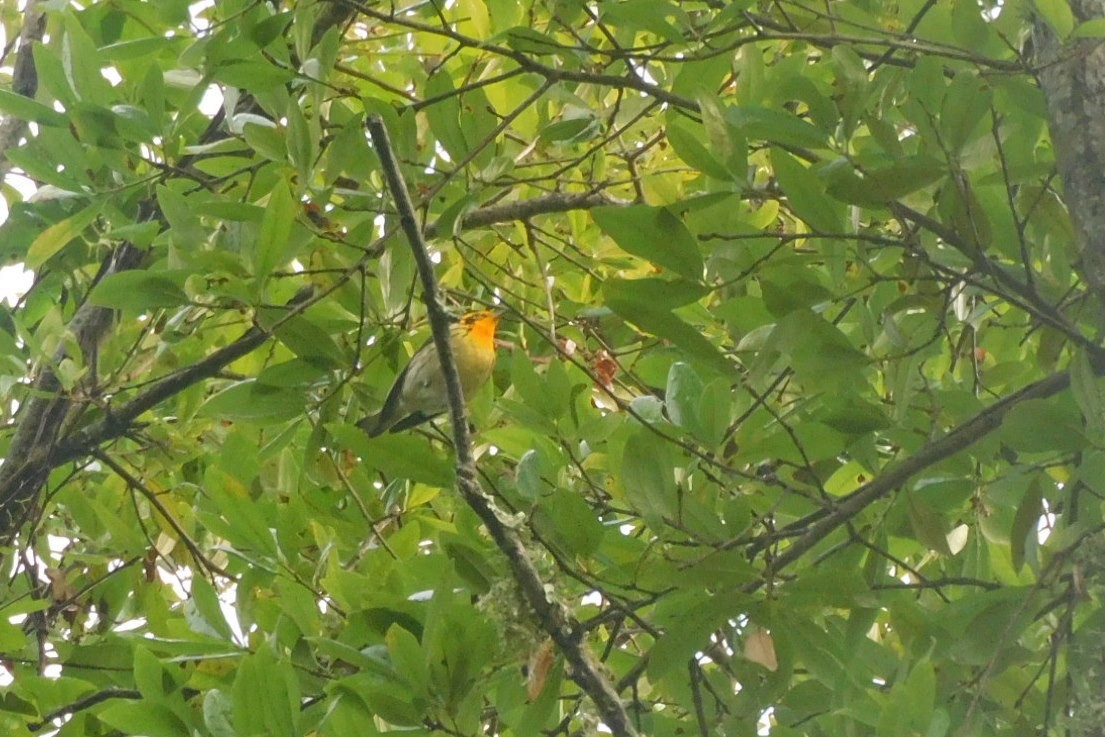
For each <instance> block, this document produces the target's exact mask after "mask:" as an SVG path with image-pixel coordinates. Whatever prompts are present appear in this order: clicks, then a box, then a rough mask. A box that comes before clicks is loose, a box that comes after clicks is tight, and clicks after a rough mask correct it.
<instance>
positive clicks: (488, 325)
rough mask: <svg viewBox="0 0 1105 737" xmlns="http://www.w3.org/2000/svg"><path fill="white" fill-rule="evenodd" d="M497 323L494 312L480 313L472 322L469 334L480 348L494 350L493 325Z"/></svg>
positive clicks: (497, 317) (497, 318) (496, 316)
mask: <svg viewBox="0 0 1105 737" xmlns="http://www.w3.org/2000/svg"><path fill="white" fill-rule="evenodd" d="M498 324H499V316H498V315H495V314H488V315H482V316H480V318H479V319H477V320H476V321H474V322H473V323H472V326H471V328H470V330H469V335H470V336H471V337H472V340H473V341H475V342H476V344H477V345H479V346H480V347H481V348H484V349H486V350H489V351H493V350H495V327H496V326H497V325H498Z"/></svg>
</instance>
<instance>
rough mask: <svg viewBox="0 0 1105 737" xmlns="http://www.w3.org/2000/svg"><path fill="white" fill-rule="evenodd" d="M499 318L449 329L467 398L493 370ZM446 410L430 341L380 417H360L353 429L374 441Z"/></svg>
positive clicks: (484, 315) (463, 321)
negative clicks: (378, 436) (359, 430)
mask: <svg viewBox="0 0 1105 737" xmlns="http://www.w3.org/2000/svg"><path fill="white" fill-rule="evenodd" d="M498 324H499V313H498V312H495V311H493V310H479V311H477V312H469V313H467V314H465V315H464V316H462V317H461V318H460V320H458V321H457V322H455V323H453V324H452V325H451V326H450V327H449V345H450V347H452V349H453V360H454V361H455V362H456V365H457V373H458V374H460V385H461V390H462V391H463V392H464V396H465V398H466V399H467V398H468V397H471V396H472V395H473V394H475V393H476V391H477V390H478V389H479V388H480V387H481V386H483V385H484V384H486V383H487V380H488V379H489V378H491V371H492V369H493V368H494V367H495V328H496V327H497V326H498ZM448 408H449V396H448V392H447V390H446V388H445V375H444V373H442V371H441V360H440V358H439V357H438V354H437V348H436V347H435V346H434V342H433V340H432V339H431V340H429V341H427V342H426V343H425V344H424V345H423V346H422V347H421V348H419V349H418V350H417V351H415V353H414V355H413V356H411V360H410V362H409V363H407V366H406V368H404V369H403V371H402V372H400V374H399V376H398V377H396V379H395V383H394V384H392V386H391V390H390V391H389V392H388V396H387V399H385V400H384V406H383V407H382V408H381V409H380V411H379V412H377V413H375V414H372V415H369V416H368V417H365V418H364V419H363V420H361V421H360V422H358V423H357V427H359V428H361V429H362V430H364V431H365V432H366V433H368V436H369V437H373V438H374V437H376V436H377V435H382V434H383V433H385V432H389V431H390V432H400V431H401V430H408V429H410V428H412V427H415V426H416V425H421V424H422V423H423V422H426V421H428V420H432V419H433V418H434V417H436V416H437V415H440V414H441V413H443V412H445V411H446V410H448Z"/></svg>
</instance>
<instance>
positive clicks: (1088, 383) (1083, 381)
mask: <svg viewBox="0 0 1105 737" xmlns="http://www.w3.org/2000/svg"><path fill="white" fill-rule="evenodd" d="M1070 388H1071V392H1072V393H1073V394H1074V401H1075V402H1076V403H1077V404H1078V409H1079V410H1081V412H1082V417H1083V419H1085V420H1086V426H1087V427H1088V428H1089V431H1090V432H1091V433H1092V434H1093V435H1095V436H1100V435H1101V434H1102V433H1105V398H1103V397H1102V396H1101V385H1100V383H1099V381H1098V378H1097V374H1096V373H1094V370H1093V366H1091V365H1090V358H1089V356H1088V355H1087V353H1086V350H1085V349H1084V348H1077V349H1075V351H1074V352H1073V354H1072V355H1071V361H1070Z"/></svg>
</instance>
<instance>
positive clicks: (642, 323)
mask: <svg viewBox="0 0 1105 737" xmlns="http://www.w3.org/2000/svg"><path fill="white" fill-rule="evenodd" d="M665 283H668V284H672V292H671V293H670V294H668V295H662V294H660V291H661V290H662V285H663V284H665ZM696 291H697V290H696V289H684V288H682V286H681V284H680V283H678V282H674V283H673V282H663V281H661V280H656V281H654V282H651V283H649V281H648V280H643V279H636V280H633V281H623V280H618V279H611V280H609V281H607V282H606V283H605V284H604V285H603V295H604V297H605V298H606V304H607V306H608V307H610V309H612V310H613V311H614V312H616V313H618V314H619V315H621V316H622V317H624V318H625V319H626V320H628V321H630V322H632V323H633V324H635V325H637V326H638V327H640V328H641V329H642V330H645V331H647V332H650V333H652V334H653V335H657V336H659V337H661V338H666V339H668V340H670V341H671V342H672V343H675V344H676V345H677V346H679V347H680V348H682V349H683V350H685V351H686V352H687V353H688V355H690V356H693V357H696V358H699V359H702V360H703V361H704V362H706V364H708V365H709V366H710V367H712V368H713V369H714V370H715V371H720V372H723V373H726V374H728V373H732V371H733V366H732V364H731V363H730V362H729V360H728V359H727V358H725V356H723V355H722V354H721V353H720V352H719V351H718V349H717V347H716V346H715V345H714V344H713V343H711V342H710V341H709V340H707V339H706V338H705V337H704V336H703V335H702V333H701V332H700V331H699V330H697V329H695V328H694V327H692V326H691V325H690V324H688V323H687V322H685V321H684V320H683V319H682V318H680V317H679V316H678V315H676V314H675V313H673V312H671V309H672V308H673V306H674V305H673V304H672V302H673V301H675V302H678V301H681V300H685V299H689V298H690V297H691V295H692V294H693V293H695V292H696ZM650 295H656V297H657V299H656V300H655V301H653V300H651V299H649V297H650Z"/></svg>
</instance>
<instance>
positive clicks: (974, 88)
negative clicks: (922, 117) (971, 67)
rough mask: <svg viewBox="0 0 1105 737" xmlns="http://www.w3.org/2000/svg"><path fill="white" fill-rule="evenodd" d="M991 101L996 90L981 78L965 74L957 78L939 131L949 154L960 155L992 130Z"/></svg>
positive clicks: (948, 98) (953, 82) (951, 87)
mask: <svg viewBox="0 0 1105 737" xmlns="http://www.w3.org/2000/svg"><path fill="white" fill-rule="evenodd" d="M992 98H993V90H992V89H991V88H990V86H989V85H988V84H986V83H985V82H983V81H982V80H981V79H980V78H979V77H978V76H976V75H974V74H971V73H969V72H965V71H961V72H959V73H958V74H956V75H955V79H953V80H952V83H951V86H950V87H949V88H948V94H947V97H946V98H944V108H943V110H942V112H941V113H940V129H941V132H942V133H943V138H944V142H945V145H946V146H947V147H948V149H949V150H951V151H952V152H953V153H958V152H959V151H960V150H962V149H963V147H964V146H966V145H967V144H968V143H969V142H970V141H971V140H973V139H974V138H977V137H978V136H980V135H983V134H984V133H985V132H986V131H987V130H989V126H988V125H986V117H987V114H988V113H989V112H990V103H991V100H992Z"/></svg>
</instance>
